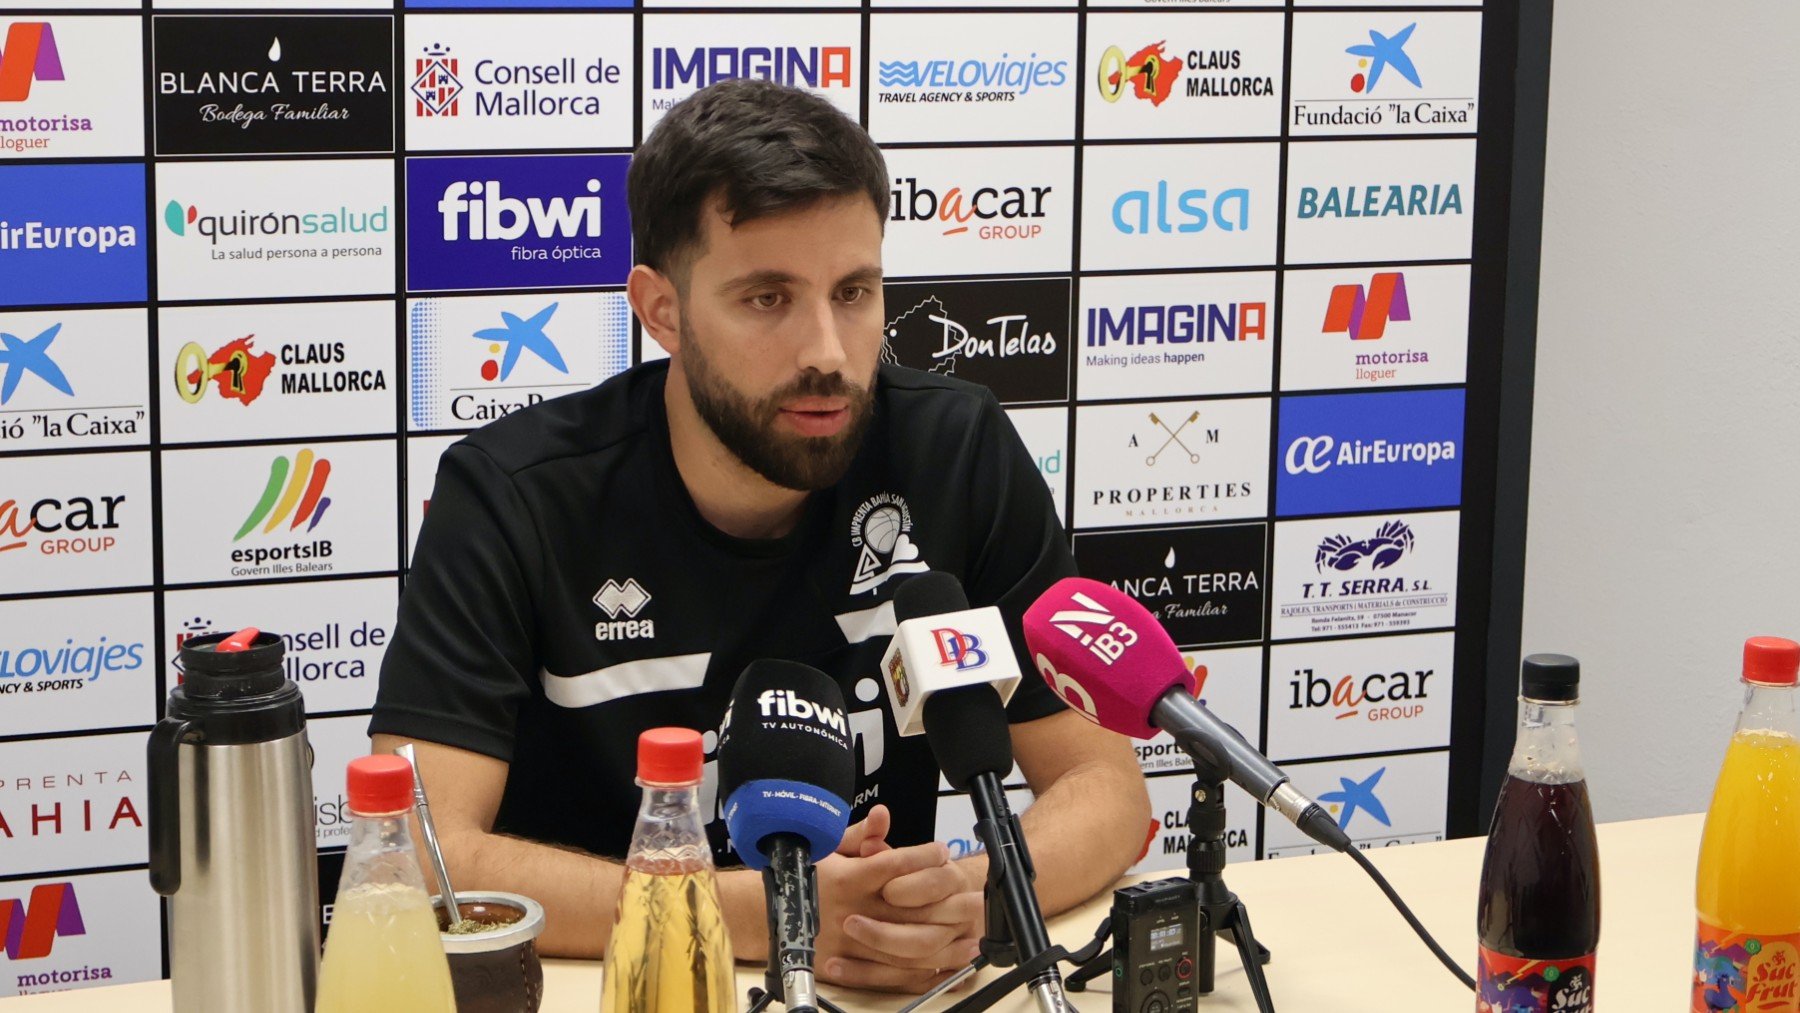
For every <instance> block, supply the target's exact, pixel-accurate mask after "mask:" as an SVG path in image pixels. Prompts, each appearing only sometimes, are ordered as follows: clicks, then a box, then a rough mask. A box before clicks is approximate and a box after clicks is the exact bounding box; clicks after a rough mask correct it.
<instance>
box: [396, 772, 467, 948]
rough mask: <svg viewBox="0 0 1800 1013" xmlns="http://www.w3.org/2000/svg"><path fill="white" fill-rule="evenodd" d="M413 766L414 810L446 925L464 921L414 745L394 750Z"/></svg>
mask: <svg viewBox="0 0 1800 1013" xmlns="http://www.w3.org/2000/svg"><path fill="white" fill-rule="evenodd" d="M394 752H396V753H398V754H399V755H401V756H404V757H406V762H407V763H410V764H412V775H413V808H414V809H416V810H417V811H418V813H419V831H420V833H421V834H422V835H423V836H424V838H425V853H426V854H428V855H430V856H431V867H432V869H433V870H434V871H435V872H436V873H437V881H438V890H439V892H440V893H442V894H443V897H444V917H445V919H446V921H445V924H446V925H455V924H456V923H457V922H459V921H462V905H460V904H458V903H457V901H456V889H455V888H454V887H452V886H451V885H450V869H449V867H448V866H446V865H445V864H444V849H442V848H440V847H438V836H437V827H436V826H435V825H433V824H432V822H431V803H430V802H427V801H426V800H425V782H424V780H423V779H421V778H420V777H419V761H418V760H416V759H414V758H413V747H412V743H410V742H408V743H407V744H406V745H404V746H401V747H400V748H398V749H396V750H394Z"/></svg>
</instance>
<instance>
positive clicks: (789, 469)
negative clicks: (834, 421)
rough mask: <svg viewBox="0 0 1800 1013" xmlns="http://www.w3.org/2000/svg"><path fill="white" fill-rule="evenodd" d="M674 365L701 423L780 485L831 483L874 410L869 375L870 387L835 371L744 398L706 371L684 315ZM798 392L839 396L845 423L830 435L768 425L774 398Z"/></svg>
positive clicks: (777, 406)
mask: <svg viewBox="0 0 1800 1013" xmlns="http://www.w3.org/2000/svg"><path fill="white" fill-rule="evenodd" d="M681 368H682V370H683V372H684V373H686V375H687V384H688V395H689V397H690V398H691V399H692V400H693V402H694V411H695V412H697V413H698V414H699V416H700V419H701V421H703V422H705V423H706V425H707V428H709V429H711V430H712V431H713V435H714V436H717V437H718V438H719V442H720V443H723V444H724V445H725V449H726V450H729V451H731V453H732V454H733V455H734V456H736V457H737V459H738V460H740V461H742V462H744V465H745V466H746V467H748V468H749V469H750V470H751V471H754V472H756V473H757V474H758V475H761V476H762V477H763V478H765V479H768V480H769V481H770V482H773V483H774V484H776V485H778V486H781V487H782V488H784V489H794V490H796V491H799V492H812V491H815V490H818V489H825V488H828V487H830V486H833V485H836V484H837V481H838V479H840V478H843V477H844V472H845V471H847V470H849V468H850V462H851V461H852V460H854V459H855V458H856V452H857V451H858V450H859V449H861V447H862V440H863V434H864V433H865V432H867V431H868V428H869V421H870V419H872V418H873V417H874V415H875V398H874V394H873V393H872V392H871V390H870V387H872V386H873V385H874V377H873V376H871V377H870V386H868V387H863V386H858V385H857V384H854V383H852V382H850V381H849V380H846V379H844V375H843V374H842V373H830V374H826V373H821V372H819V371H818V370H813V369H809V370H807V371H806V372H804V373H801V374H800V376H799V378H797V379H796V380H794V381H793V382H792V383H788V384H785V385H783V386H782V387H780V388H778V389H776V390H775V391H774V392H773V393H772V394H770V395H769V396H768V397H765V398H762V399H761V400H758V401H751V400H750V399H748V398H746V397H745V396H744V395H743V394H741V393H739V392H738V391H737V389H736V388H734V387H732V386H731V384H730V383H728V382H727V381H726V380H724V379H723V378H722V377H720V376H718V375H717V374H716V373H715V372H713V369H712V366H711V364H710V363H709V362H708V361H707V359H706V356H705V354H704V353H703V352H702V351H701V350H700V346H699V344H698V343H696V342H695V341H694V333H693V331H691V330H689V329H688V325H687V321H685V320H684V321H682V324H681ZM802 397H841V398H844V399H845V401H846V402H847V405H846V408H847V409H848V411H849V413H850V418H849V421H848V422H847V423H846V424H845V425H844V428H843V429H840V430H839V431H838V432H837V434H836V435H834V436H798V435H787V434H784V433H782V432H780V431H779V430H778V429H777V428H776V427H777V426H778V425H779V420H780V415H781V405H782V403H783V402H786V401H791V400H794V399H796V398H802Z"/></svg>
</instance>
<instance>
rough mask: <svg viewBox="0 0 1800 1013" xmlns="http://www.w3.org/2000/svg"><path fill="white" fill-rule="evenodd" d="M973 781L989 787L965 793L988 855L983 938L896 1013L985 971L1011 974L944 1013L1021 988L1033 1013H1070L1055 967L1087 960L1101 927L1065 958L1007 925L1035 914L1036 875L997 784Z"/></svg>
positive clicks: (984, 1004)
mask: <svg viewBox="0 0 1800 1013" xmlns="http://www.w3.org/2000/svg"><path fill="white" fill-rule="evenodd" d="M976 776H977V777H978V778H987V779H991V780H992V781H993V782H994V783H993V790H992V791H991V792H987V793H984V792H983V791H980V790H972V791H970V792H969V799H970V801H971V802H973V803H974V806H975V817H976V820H975V836H976V837H979V838H980V839H981V843H982V847H983V848H984V849H986V851H987V854H988V875H987V884H986V885H985V886H984V887H983V890H982V893H983V898H984V900H985V905H986V908H987V932H986V934H985V935H983V936H982V938H981V943H980V955H979V956H977V957H976V958H975V959H974V961H972V962H971V963H970V964H969V965H968V966H967V967H965V968H963V970H962V971H961V972H959V973H957V974H955V975H953V976H952V977H951V978H950V979H949V980H947V981H945V982H943V983H942V984H940V985H939V986H938V987H936V988H934V989H932V990H931V991H929V992H927V993H925V994H924V995H922V996H920V997H919V998H917V999H915V1000H913V1001H912V1002H911V1003H908V1004H907V1005H906V1006H904V1007H902V1008H901V1010H900V1013H911V1011H912V1010H915V1009H917V1008H918V1007H920V1006H922V1005H924V1004H925V1003H926V1002H928V1001H930V1000H931V999H932V998H934V997H936V996H937V995H938V994H940V993H941V992H943V991H944V990H945V989H948V988H950V987H951V986H953V985H955V984H956V983H957V982H959V981H961V980H962V979H963V978H965V977H967V976H968V975H970V974H973V973H974V972H976V971H979V970H980V969H982V968H983V967H988V966H993V967H1008V968H1011V969H1010V970H1008V971H1007V972H1006V973H1005V974H1002V975H1001V976H1000V977H998V978H995V979H994V980H993V981H991V982H988V983H987V984H986V985H983V986H982V987H981V988H979V989H977V990H976V991H975V993H974V994H973V995H971V996H969V997H968V998H966V999H964V1000H962V1001H961V1002H958V1003H956V1004H955V1005H953V1006H951V1007H949V1008H948V1009H947V1010H945V1011H944V1013H979V1011H981V1010H986V1009H989V1008H991V1007H992V1006H993V1005H994V1004H995V1003H997V1002H999V1001H1000V1000H1001V999H1002V998H1004V997H1005V996H1006V994H1007V993H1008V992H1011V991H1012V990H1014V989H1016V988H1018V987H1020V986H1021V985H1027V986H1029V987H1030V988H1031V991H1032V996H1033V998H1034V999H1035V1000H1036V1002H1037V1008H1038V1010H1039V1013H1061V1011H1073V1010H1074V1007H1073V1006H1070V1005H1069V1004H1068V1001H1067V999H1066V998H1065V997H1064V996H1063V994H1062V980H1061V975H1060V973H1059V972H1058V971H1057V970H1056V965H1057V964H1058V963H1060V962H1062V961H1064V960H1070V961H1072V962H1074V963H1076V964H1078V965H1079V964H1083V963H1085V962H1087V961H1088V960H1091V959H1092V958H1093V956H1094V954H1095V953H1097V952H1098V951H1099V949H1100V947H1101V946H1103V945H1105V938H1106V937H1105V933H1106V925H1105V924H1104V923H1102V924H1101V926H1100V929H1099V930H1098V931H1097V932H1096V933H1095V936H1094V939H1093V941H1092V942H1090V943H1088V944H1087V945H1086V946H1083V947H1082V948H1081V949H1080V950H1078V951H1077V952H1075V953H1073V954H1071V953H1070V952H1069V951H1068V950H1067V949H1066V948H1064V947H1062V946H1059V945H1056V944H1053V943H1051V942H1050V940H1049V938H1048V937H1047V935H1046V934H1045V933H1044V929H1043V926H1042V925H1041V924H1027V925H1022V926H1021V925H1014V924H1012V915H1011V912H1012V911H1013V910H1020V911H1036V910H1037V896H1036V894H1035V893H1032V892H1031V891H1032V882H1033V880H1035V879H1036V878H1037V870H1036V869H1034V868H1033V867H1032V865H1031V855H1030V853H1029V852H1028V851H1026V850H1025V849H1024V848H1023V847H1022V846H1021V844H1022V842H1023V841H1024V840H1025V832H1024V829H1023V828H1022V827H1021V826H1020V824H1019V817H1018V815H1017V814H1016V813H1014V812H1012V811H1011V810H1010V809H1009V808H1008V807H1007V805H1006V796H1005V794H1004V793H1003V792H1002V791H1001V790H1000V788H999V780H998V778H997V777H995V775H993V774H978V775H976ZM990 795H991V796H992V797H993V798H994V799H997V800H998V804H997V805H995V804H992V803H990V801H989V796H990ZM1009 864H1016V865H1017V868H1018V872H1019V875H1018V876H1009V875H1008V874H1007V866H1008V865H1009ZM1022 933H1023V934H1024V935H1025V936H1026V938H1025V940H1024V941H1025V943H1026V948H1028V949H1032V950H1035V951H1036V952H1035V953H1034V954H1033V955H1032V956H1031V957H1029V958H1026V959H1020V951H1021V947H1020V945H1019V936H1020V935H1021V934H1022Z"/></svg>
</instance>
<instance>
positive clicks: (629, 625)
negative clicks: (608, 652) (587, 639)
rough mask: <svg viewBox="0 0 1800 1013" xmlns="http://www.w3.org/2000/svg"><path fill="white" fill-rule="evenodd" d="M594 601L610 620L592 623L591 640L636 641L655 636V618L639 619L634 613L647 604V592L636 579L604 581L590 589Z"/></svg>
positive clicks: (648, 598)
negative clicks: (598, 586)
mask: <svg viewBox="0 0 1800 1013" xmlns="http://www.w3.org/2000/svg"><path fill="white" fill-rule="evenodd" d="M594 604H595V605H598V606H600V608H601V609H602V610H604V611H605V612H606V617H607V618H608V619H611V620H614V621H612V622H598V623H595V624H594V639H595V640H640V639H644V638H648V637H654V636H656V621H655V620H653V619H639V618H637V614H638V613H639V612H642V611H643V610H644V606H646V605H648V604H650V592H648V591H646V590H644V586H643V585H642V584H639V583H638V582H637V580H636V579H628V580H626V581H625V583H623V584H621V583H619V582H618V581H616V580H608V581H607V582H606V583H604V584H602V585H600V590H598V591H595V592H594Z"/></svg>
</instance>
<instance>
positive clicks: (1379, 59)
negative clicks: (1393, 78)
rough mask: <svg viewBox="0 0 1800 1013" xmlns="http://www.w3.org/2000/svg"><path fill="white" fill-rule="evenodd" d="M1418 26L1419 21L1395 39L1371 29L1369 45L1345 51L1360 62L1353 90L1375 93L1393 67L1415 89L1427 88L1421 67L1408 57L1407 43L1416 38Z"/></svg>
mask: <svg viewBox="0 0 1800 1013" xmlns="http://www.w3.org/2000/svg"><path fill="white" fill-rule="evenodd" d="M1417 27H1419V23H1418V22H1417V21H1415V22H1413V23H1412V24H1410V25H1407V26H1406V27H1405V28H1402V29H1400V30H1399V31H1397V32H1395V33H1394V34H1393V35H1391V36H1388V35H1383V34H1381V33H1380V32H1378V31H1376V30H1375V29H1373V28H1371V29H1369V41H1368V42H1365V43H1361V44H1359V45H1355V46H1351V47H1349V48H1347V49H1345V50H1344V52H1346V53H1349V54H1350V55H1351V56H1355V57H1359V59H1358V60H1357V61H1356V67H1357V71H1356V73H1355V74H1354V75H1352V76H1351V78H1350V90H1351V91H1353V92H1355V93H1357V94H1358V95H1367V94H1369V93H1371V92H1373V91H1374V90H1375V84H1376V82H1378V81H1380V80H1381V72H1382V71H1384V70H1386V69H1387V68H1389V67H1392V68H1393V69H1394V73H1396V74H1399V75H1400V76H1401V77H1404V78H1406V79H1407V80H1408V81H1411V82H1412V86H1413V87H1414V88H1423V87H1424V84H1423V83H1422V82H1421V81H1420V80H1419V71H1418V68H1416V67H1414V66H1413V62H1412V57H1410V56H1408V55H1406V42H1407V40H1408V39H1411V38H1412V33H1413V29H1415V28H1417Z"/></svg>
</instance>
